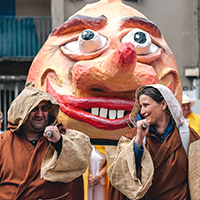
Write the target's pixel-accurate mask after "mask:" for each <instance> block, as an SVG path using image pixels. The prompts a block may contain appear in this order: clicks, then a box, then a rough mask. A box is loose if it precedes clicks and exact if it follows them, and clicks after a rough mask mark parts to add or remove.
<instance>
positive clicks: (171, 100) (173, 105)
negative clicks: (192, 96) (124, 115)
mask: <svg viewBox="0 0 200 200" xmlns="http://www.w3.org/2000/svg"><path fill="white" fill-rule="evenodd" d="M146 87H153V88H156V89H158V90H159V91H160V93H161V94H162V96H163V97H164V99H165V101H166V103H167V105H168V108H169V110H170V112H171V114H172V117H173V119H174V121H175V124H176V127H177V128H178V127H179V126H180V125H181V124H182V123H183V113H182V109H181V105H180V103H179V102H178V100H177V99H176V97H175V95H174V93H173V92H172V91H171V90H170V89H169V88H168V87H166V86H164V85H161V84H152V85H144V86H142V87H140V88H138V89H137V91H136V93H135V96H136V100H135V105H134V107H133V110H132V111H131V114H130V120H131V122H132V123H134V122H135V118H136V116H137V114H138V112H139V111H140V104H139V100H138V94H139V93H140V92H141V91H142V90H143V89H144V88H146Z"/></svg>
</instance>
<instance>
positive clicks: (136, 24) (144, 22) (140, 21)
mask: <svg viewBox="0 0 200 200" xmlns="http://www.w3.org/2000/svg"><path fill="white" fill-rule="evenodd" d="M121 22H122V23H121V25H120V28H141V29H143V30H145V31H147V32H148V33H150V34H151V35H153V36H155V37H162V36H161V32H160V29H159V28H158V27H157V25H156V24H155V23H153V22H152V21H150V20H148V19H145V18H142V17H135V16H134V17H126V18H123V19H122V21H121Z"/></svg>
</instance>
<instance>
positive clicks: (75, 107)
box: [46, 79, 134, 130]
mask: <svg viewBox="0 0 200 200" xmlns="http://www.w3.org/2000/svg"><path fill="white" fill-rule="evenodd" d="M46 90H47V92H48V93H49V94H51V95H52V96H53V97H54V98H55V99H56V100H57V101H58V103H59V104H60V110H61V111H62V112H64V113H65V114H66V115H67V116H69V117H70V118H72V119H75V120H78V121H81V122H84V123H87V124H90V125H91V126H94V127H95V128H98V129H104V130H116V129H120V128H125V127H127V126H128V125H127V123H126V121H125V119H124V118H119V119H107V118H103V117H100V116H95V115H93V114H91V113H89V112H87V111H85V110H87V109H90V108H97V107H98V108H107V109H110V110H126V111H129V112H131V110H132V108H133V106H134V101H132V100H128V99H123V98H110V97H96V96H93V97H92V96H91V97H84V98H81V97H75V96H71V95H60V94H58V93H57V92H56V91H55V90H54V88H53V87H52V86H51V84H50V83H49V81H48V79H47V88H46ZM129 115H130V113H129V114H127V115H126V116H125V118H126V119H127V121H128V122H129V123H130V120H129Z"/></svg>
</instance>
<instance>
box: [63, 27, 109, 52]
mask: <svg viewBox="0 0 200 200" xmlns="http://www.w3.org/2000/svg"><path fill="white" fill-rule="evenodd" d="M106 43H107V39H106V38H105V37H104V36H102V35H99V34H98V33H97V32H95V31H93V30H90V29H86V30H84V31H83V32H82V33H81V34H80V35H79V37H78V40H76V41H72V42H69V43H67V44H65V45H64V47H65V48H67V49H68V50H70V51H72V52H76V53H92V52H94V51H97V50H99V49H101V48H102V47H104V46H105V45H106Z"/></svg>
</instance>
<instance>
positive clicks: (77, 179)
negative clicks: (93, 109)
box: [0, 83, 91, 200]
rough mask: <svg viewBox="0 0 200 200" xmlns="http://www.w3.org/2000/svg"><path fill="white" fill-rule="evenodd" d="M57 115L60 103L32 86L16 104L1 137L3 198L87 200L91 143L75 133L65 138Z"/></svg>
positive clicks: (14, 103) (22, 94) (80, 134)
mask: <svg viewBox="0 0 200 200" xmlns="http://www.w3.org/2000/svg"><path fill="white" fill-rule="evenodd" d="M58 112H59V104H58V103H57V101H56V100H55V99H54V98H53V97H52V96H51V95H49V94H48V93H46V92H44V91H41V90H38V89H36V88H35V87H34V86H33V83H31V84H29V85H28V86H27V87H26V88H25V89H24V90H23V91H22V92H21V93H20V94H19V95H18V97H17V98H16V99H15V100H14V101H13V102H12V104H11V106H10V108H9V110H8V130H7V131H6V132H4V133H2V134H1V136H0V152H1V154H0V191H1V192H0V199H2V200H3V199H13V200H14V199H19V200H20V199H29V200H36V199H65V200H72V199H76V200H77V199H78V200H83V188H82V186H83V184H82V176H81V175H82V173H83V172H84V171H85V170H86V168H87V166H88V163H89V159H90V155H91V145H90V139H89V137H88V136H86V135H85V134H82V133H80V132H78V131H73V130H67V132H66V134H65V135H61V134H60V133H59V131H58V128H57V126H54V124H55V123H56V121H57V120H56V119H57V115H58ZM47 131H51V133H52V135H51V136H50V135H49V137H47ZM77 188H79V191H78V193H77V190H78V189H77Z"/></svg>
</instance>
